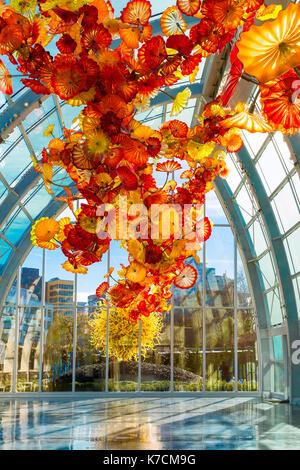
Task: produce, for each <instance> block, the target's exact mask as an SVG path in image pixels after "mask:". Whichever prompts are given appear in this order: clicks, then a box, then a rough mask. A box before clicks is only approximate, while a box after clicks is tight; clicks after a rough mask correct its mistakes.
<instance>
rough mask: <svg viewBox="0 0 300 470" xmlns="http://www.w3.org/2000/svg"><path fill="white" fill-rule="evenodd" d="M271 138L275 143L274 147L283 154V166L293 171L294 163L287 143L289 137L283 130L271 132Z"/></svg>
mask: <svg viewBox="0 0 300 470" xmlns="http://www.w3.org/2000/svg"><path fill="white" fill-rule="evenodd" d="M271 140H272V142H273V144H274V148H275V149H276V151H277V152H278V154H279V155H280V156H281V161H282V164H283V166H284V167H285V168H286V169H287V171H288V172H289V171H291V170H292V169H293V168H294V163H293V160H292V158H291V150H290V147H289V145H288V143H287V141H288V137H287V136H286V135H283V134H282V133H281V132H274V133H273V134H271Z"/></svg>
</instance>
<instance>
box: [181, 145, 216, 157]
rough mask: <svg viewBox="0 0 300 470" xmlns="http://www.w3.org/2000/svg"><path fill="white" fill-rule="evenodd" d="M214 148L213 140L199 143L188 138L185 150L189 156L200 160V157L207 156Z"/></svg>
mask: <svg viewBox="0 0 300 470" xmlns="http://www.w3.org/2000/svg"><path fill="white" fill-rule="evenodd" d="M214 148H215V143H214V142H207V143H206V144H201V143H200V142H196V141H195V140H190V141H189V143H188V145H187V151H188V154H189V155H190V157H192V158H193V159H194V160H201V159H202V158H205V157H208V156H209V155H210V154H211V153H212V151H213V150H214Z"/></svg>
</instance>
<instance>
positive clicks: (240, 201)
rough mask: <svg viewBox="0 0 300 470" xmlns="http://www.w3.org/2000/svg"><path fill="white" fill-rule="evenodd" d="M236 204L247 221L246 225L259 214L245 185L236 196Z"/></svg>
mask: <svg viewBox="0 0 300 470" xmlns="http://www.w3.org/2000/svg"><path fill="white" fill-rule="evenodd" d="M236 203H237V205H238V206H239V209H240V211H241V213H242V216H243V218H244V220H245V224H247V223H248V222H250V220H251V219H252V218H253V217H254V215H255V214H256V212H257V209H256V206H255V203H254V200H253V198H252V197H250V195H249V192H248V191H247V189H246V187H245V185H243V186H242V188H241V189H240V191H239V192H238V194H237V196H236Z"/></svg>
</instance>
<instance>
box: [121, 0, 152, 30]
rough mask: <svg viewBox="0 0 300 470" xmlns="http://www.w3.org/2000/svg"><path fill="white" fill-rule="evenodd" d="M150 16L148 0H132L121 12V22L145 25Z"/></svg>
mask: <svg viewBox="0 0 300 470" xmlns="http://www.w3.org/2000/svg"><path fill="white" fill-rule="evenodd" d="M150 17H151V3H150V2H149V1H148V0H132V1H131V2H129V3H127V5H126V7H125V8H124V10H123V11H122V12H121V20H122V21H123V23H129V24H134V25H137V26H145V25H147V24H148V22H149V19H150Z"/></svg>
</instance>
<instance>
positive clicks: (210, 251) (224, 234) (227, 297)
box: [205, 227, 234, 307]
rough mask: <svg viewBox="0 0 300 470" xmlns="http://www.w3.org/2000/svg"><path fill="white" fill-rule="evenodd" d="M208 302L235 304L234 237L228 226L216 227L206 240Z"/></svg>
mask: <svg viewBox="0 0 300 470" xmlns="http://www.w3.org/2000/svg"><path fill="white" fill-rule="evenodd" d="M205 246H206V275H205V283H206V304H207V305H209V306H215V307H222V306H224V307H227V306H233V292H234V281H233V279H234V238H233V234H232V231H231V229H230V228H229V227H228V228H227V227H215V228H214V229H213V234H212V236H211V237H210V238H209V239H208V240H207V242H206V245H205Z"/></svg>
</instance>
